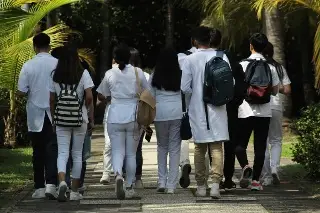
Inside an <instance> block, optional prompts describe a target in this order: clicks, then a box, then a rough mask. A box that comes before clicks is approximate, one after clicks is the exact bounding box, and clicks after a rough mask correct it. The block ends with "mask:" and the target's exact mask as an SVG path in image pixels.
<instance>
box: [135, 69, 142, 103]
mask: <svg viewBox="0 0 320 213" xmlns="http://www.w3.org/2000/svg"><path fill="white" fill-rule="evenodd" d="M134 72H135V74H136V85H137V88H138V93H137V95H138V97H140V95H141V92H142V91H141V83H140V78H139V73H138V69H137V68H136V67H135V68H134Z"/></svg>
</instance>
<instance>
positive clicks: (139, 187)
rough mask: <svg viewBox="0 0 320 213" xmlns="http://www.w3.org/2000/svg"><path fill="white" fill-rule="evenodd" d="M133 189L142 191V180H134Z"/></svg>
mask: <svg viewBox="0 0 320 213" xmlns="http://www.w3.org/2000/svg"><path fill="white" fill-rule="evenodd" d="M134 188H136V189H143V188H144V187H143V182H142V180H136V181H135V183H134Z"/></svg>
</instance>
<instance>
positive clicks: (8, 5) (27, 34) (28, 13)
mask: <svg viewBox="0 0 320 213" xmlns="http://www.w3.org/2000/svg"><path fill="white" fill-rule="evenodd" d="M78 1H80V0H46V1H36V0H34V1H30V0H2V1H1V2H0V87H1V88H6V89H9V90H10V113H9V115H8V117H7V118H6V119H5V124H6V127H5V144H6V145H11V146H13V147H14V146H15V144H16V140H15V138H16V134H15V133H16V132H15V116H16V110H17V109H16V101H17V99H16V96H15V90H16V85H17V80H18V76H19V72H20V70H21V67H22V65H23V63H24V62H26V61H27V60H29V59H30V58H32V56H33V55H34V51H33V44H32V37H33V34H34V30H35V29H36V28H37V26H38V23H39V22H40V21H41V19H42V18H43V17H45V16H46V15H47V14H48V13H49V12H50V11H52V10H54V9H56V8H59V7H60V6H63V5H66V4H71V3H75V2H78ZM27 3H33V4H32V5H29V7H25V6H26V4H27ZM22 6H24V7H23V8H24V9H25V10H23V9H21V8H22ZM45 33H47V34H48V35H49V36H50V38H51V46H52V47H53V48H54V47H58V46H62V45H63V44H64V42H66V41H67V39H68V35H69V33H70V30H69V28H68V27H67V26H65V25H62V24H60V25H56V26H53V27H51V28H49V29H47V30H46V31H45Z"/></svg>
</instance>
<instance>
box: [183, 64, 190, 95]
mask: <svg viewBox="0 0 320 213" xmlns="http://www.w3.org/2000/svg"><path fill="white" fill-rule="evenodd" d="M191 84H192V65H191V63H190V61H189V59H188V58H186V59H185V60H184V63H183V65H182V78H181V90H182V92H183V93H192V87H191Z"/></svg>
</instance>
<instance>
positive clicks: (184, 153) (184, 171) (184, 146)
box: [178, 38, 197, 188]
mask: <svg viewBox="0 0 320 213" xmlns="http://www.w3.org/2000/svg"><path fill="white" fill-rule="evenodd" d="M191 45H192V48H191V49H189V50H188V51H186V52H184V53H179V54H178V61H179V65H180V68H181V69H182V66H183V62H184V59H185V58H186V57H187V56H188V55H191V54H192V53H195V52H196V51H197V48H196V47H194V40H193V39H192V38H191ZM190 98H191V97H190V94H185V102H186V108H188V106H189V102H190ZM190 140H191V139H190ZM190 140H182V141H181V152H180V167H181V177H180V180H179V183H180V186H181V187H182V188H187V187H188V186H189V185H190V177H189V175H190V173H191V170H192V168H191V164H190V159H189V141H190Z"/></svg>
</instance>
